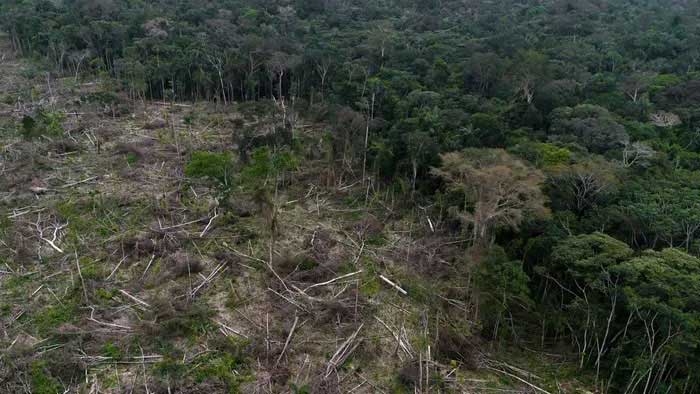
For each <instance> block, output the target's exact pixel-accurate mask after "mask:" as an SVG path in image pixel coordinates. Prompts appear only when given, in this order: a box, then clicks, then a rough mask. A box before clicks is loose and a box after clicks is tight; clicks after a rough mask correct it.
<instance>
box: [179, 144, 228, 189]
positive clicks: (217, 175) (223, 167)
mask: <svg viewBox="0 0 700 394" xmlns="http://www.w3.org/2000/svg"><path fill="white" fill-rule="evenodd" d="M185 175H187V176H188V177H191V178H207V179H210V180H213V181H217V182H219V183H221V184H224V185H228V184H230V183H231V180H232V177H233V161H232V158H231V154H230V153H215V152H202V151H197V152H193V153H192V157H191V158H190V161H189V162H188V163H187V165H186V166H185Z"/></svg>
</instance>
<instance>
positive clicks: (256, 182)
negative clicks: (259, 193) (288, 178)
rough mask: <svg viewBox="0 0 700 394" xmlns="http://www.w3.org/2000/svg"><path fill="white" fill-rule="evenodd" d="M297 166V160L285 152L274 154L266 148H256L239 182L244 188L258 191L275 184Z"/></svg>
mask: <svg viewBox="0 0 700 394" xmlns="http://www.w3.org/2000/svg"><path fill="white" fill-rule="evenodd" d="M297 165H298V162H297V159H296V158H295V157H294V155H293V154H292V153H291V152H289V151H287V150H283V151H277V152H274V151H272V150H270V148H268V147H261V148H257V149H255V150H254V151H253V153H252V155H251V158H250V163H249V164H248V165H247V166H245V167H244V168H243V170H242V171H241V180H242V182H243V184H244V185H246V187H248V188H251V189H258V188H261V187H265V185H269V184H270V183H272V184H275V183H277V182H278V181H280V180H281V178H282V177H283V176H284V175H285V173H287V172H289V171H292V170H294V169H295V168H296V167H297Z"/></svg>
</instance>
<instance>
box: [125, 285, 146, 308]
mask: <svg viewBox="0 0 700 394" xmlns="http://www.w3.org/2000/svg"><path fill="white" fill-rule="evenodd" d="M119 292H120V293H122V294H124V295H125V296H127V297H128V298H129V299H130V300H132V301H134V302H136V303H137V304H141V305H143V306H145V307H147V308H150V307H151V306H150V305H148V304H147V303H146V302H145V301H143V300H140V299H138V298H136V297H134V296H132V295H131V294H129V293H127V292H126V291H125V290H121V289H120V290H119Z"/></svg>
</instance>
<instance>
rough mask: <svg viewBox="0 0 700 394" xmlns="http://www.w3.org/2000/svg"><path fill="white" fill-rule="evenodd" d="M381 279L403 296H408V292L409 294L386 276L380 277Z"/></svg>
mask: <svg viewBox="0 0 700 394" xmlns="http://www.w3.org/2000/svg"><path fill="white" fill-rule="evenodd" d="M379 279H381V280H383V281H384V282H386V283H387V284H388V285H389V286H391V287H393V288H395V289H396V290H398V291H399V293H401V294H403V295H408V292H407V291H406V290H404V289H402V288H401V287H400V286H399V285H397V284H396V283H394V282H392V281H390V280H389V279H388V278H387V277H386V276H384V275H379Z"/></svg>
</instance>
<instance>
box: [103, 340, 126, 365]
mask: <svg viewBox="0 0 700 394" xmlns="http://www.w3.org/2000/svg"><path fill="white" fill-rule="evenodd" d="M102 354H103V355H104V356H105V357H109V358H111V359H112V360H113V361H119V360H120V359H121V358H122V356H123V354H122V350H121V349H120V348H119V346H117V345H116V344H115V343H114V342H107V343H106V344H105V345H104V346H103V347H102Z"/></svg>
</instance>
